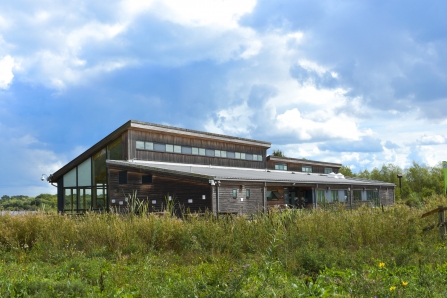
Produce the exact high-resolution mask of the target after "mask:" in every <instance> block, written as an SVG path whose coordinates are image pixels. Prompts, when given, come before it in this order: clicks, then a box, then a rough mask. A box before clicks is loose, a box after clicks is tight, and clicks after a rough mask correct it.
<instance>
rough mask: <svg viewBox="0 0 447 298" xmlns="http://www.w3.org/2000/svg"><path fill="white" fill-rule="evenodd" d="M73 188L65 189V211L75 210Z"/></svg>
mask: <svg viewBox="0 0 447 298" xmlns="http://www.w3.org/2000/svg"><path fill="white" fill-rule="evenodd" d="M72 198H73V196H72V190H71V189H66V190H65V196H64V211H65V212H71V211H73V200H72Z"/></svg>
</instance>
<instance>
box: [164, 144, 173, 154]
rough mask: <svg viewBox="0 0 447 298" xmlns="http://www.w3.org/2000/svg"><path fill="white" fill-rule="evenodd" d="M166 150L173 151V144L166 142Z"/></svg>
mask: <svg viewBox="0 0 447 298" xmlns="http://www.w3.org/2000/svg"><path fill="white" fill-rule="evenodd" d="M166 152H174V145H170V144H166Z"/></svg>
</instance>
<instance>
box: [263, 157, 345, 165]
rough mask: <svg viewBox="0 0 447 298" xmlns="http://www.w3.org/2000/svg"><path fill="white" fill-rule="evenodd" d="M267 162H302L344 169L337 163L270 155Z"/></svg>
mask: <svg viewBox="0 0 447 298" xmlns="http://www.w3.org/2000/svg"><path fill="white" fill-rule="evenodd" d="M266 159H267V160H272V161H275V160H277V161H290V162H295V163H296V162H301V163H308V164H315V165H318V164H320V165H333V166H337V167H338V166H339V167H342V166H343V165H342V164H341V163H335V162H326V161H318V160H310V159H302V158H293V157H279V156H273V155H268V156H267V157H266Z"/></svg>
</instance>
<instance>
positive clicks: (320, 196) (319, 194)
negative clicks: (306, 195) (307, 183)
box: [317, 190, 327, 204]
mask: <svg viewBox="0 0 447 298" xmlns="http://www.w3.org/2000/svg"><path fill="white" fill-rule="evenodd" d="M317 202H318V204H325V203H327V202H326V195H325V194H324V190H317Z"/></svg>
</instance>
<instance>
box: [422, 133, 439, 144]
mask: <svg viewBox="0 0 447 298" xmlns="http://www.w3.org/2000/svg"><path fill="white" fill-rule="evenodd" d="M445 142H446V140H445V137H443V136H441V135H426V134H424V135H423V136H422V137H421V138H420V139H419V140H418V143H420V144H422V145H435V144H444V143H445Z"/></svg>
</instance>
